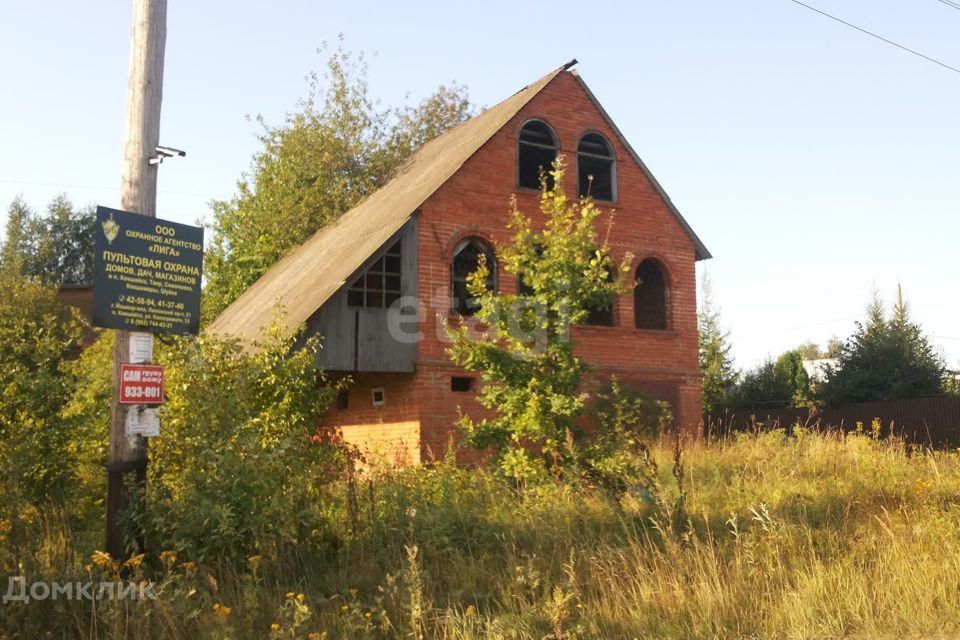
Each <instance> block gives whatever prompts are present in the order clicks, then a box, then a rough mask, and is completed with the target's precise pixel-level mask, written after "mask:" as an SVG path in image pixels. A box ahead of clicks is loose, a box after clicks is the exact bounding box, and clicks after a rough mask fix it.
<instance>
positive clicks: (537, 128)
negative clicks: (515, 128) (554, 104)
mask: <svg viewBox="0 0 960 640" xmlns="http://www.w3.org/2000/svg"><path fill="white" fill-rule="evenodd" d="M517 147H518V148H517V182H518V184H519V185H520V186H521V187H526V188H528V189H539V188H540V172H541V171H544V172H546V173H547V176H546V178H547V188H548V189H552V188H553V176H551V175H550V173H549V172H550V170H551V169H553V161H554V160H556V159H557V152H558V151H559V150H560V145H559V144H558V143H557V136H555V135H554V134H553V129H551V128H550V125H548V124H547V123H546V122H542V121H540V120H531V121H530V122H528V123H527V124H525V125H523V128H521V129H520V139H519V140H518V141H517Z"/></svg>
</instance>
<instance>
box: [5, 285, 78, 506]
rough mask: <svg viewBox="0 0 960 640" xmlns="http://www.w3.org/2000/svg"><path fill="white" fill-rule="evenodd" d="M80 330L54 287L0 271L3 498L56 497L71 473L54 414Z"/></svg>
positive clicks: (66, 389)
mask: <svg viewBox="0 0 960 640" xmlns="http://www.w3.org/2000/svg"><path fill="white" fill-rule="evenodd" d="M83 333H84V327H83V323H82V321H81V320H80V318H79V315H78V314H77V313H75V312H74V311H72V310H65V309H64V308H63V307H62V306H61V305H60V304H59V303H58V302H57V300H56V292H55V290H53V289H51V288H48V287H46V286H43V285H41V284H40V283H39V282H37V281H35V280H27V279H24V278H21V277H17V276H11V275H3V276H0V469H3V471H2V473H0V485H2V486H3V487H4V488H5V492H4V493H5V495H6V497H7V498H8V499H10V500H16V499H24V500H26V501H28V502H30V503H33V504H38V503H41V502H44V501H46V500H49V499H55V498H60V497H62V496H63V492H64V489H65V487H66V485H67V481H68V480H69V479H70V477H71V475H72V473H73V470H74V464H73V458H72V455H71V451H72V449H71V438H72V435H73V434H72V432H71V429H70V428H69V425H68V424H65V422H64V419H63V417H62V415H61V412H62V411H63V409H64V407H65V406H66V404H67V402H68V401H69V399H70V396H71V394H72V392H73V388H74V385H75V383H76V378H75V376H74V375H73V374H72V373H71V371H70V370H69V368H68V367H66V366H65V361H66V360H67V359H68V358H70V357H73V356H75V355H76V353H77V350H78V348H79V344H80V340H81V338H82V336H83Z"/></svg>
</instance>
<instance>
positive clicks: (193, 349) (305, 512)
mask: <svg viewBox="0 0 960 640" xmlns="http://www.w3.org/2000/svg"><path fill="white" fill-rule="evenodd" d="M295 341H296V336H293V337H288V338H282V337H281V336H280V332H279V331H275V332H273V333H272V334H271V335H270V336H268V337H267V338H266V339H265V340H263V341H262V342H261V343H260V344H259V345H257V348H256V349H255V350H253V351H250V350H245V349H244V348H243V347H242V346H241V345H240V344H239V343H238V342H236V341H234V340H224V339H219V338H214V337H211V336H204V337H200V338H193V337H189V338H181V339H178V340H177V341H176V342H175V343H174V344H173V345H172V346H171V347H169V348H167V349H164V351H163V353H162V355H161V358H162V361H163V363H164V364H165V366H166V371H167V373H166V376H167V381H166V387H167V403H166V404H165V405H164V408H163V437H161V438H156V439H154V440H153V441H152V443H151V447H150V458H151V464H150V477H149V482H148V487H149V496H148V500H147V504H148V507H147V509H148V511H147V512H146V513H145V514H142V516H141V523H142V524H143V526H144V528H145V529H146V531H147V532H148V539H152V540H154V541H156V543H158V544H161V545H162V547H163V548H167V549H176V550H178V551H183V552H185V554H186V555H188V556H189V557H191V558H196V559H204V558H206V559H213V558H227V557H240V556H241V555H248V554H250V553H254V552H261V553H267V552H270V551H271V550H276V549H277V548H278V547H280V546H281V545H284V544H302V545H308V544H310V543H311V542H316V540H313V538H312V537H311V536H313V535H314V533H315V531H316V530H318V528H322V527H320V525H321V523H322V520H323V514H322V513H321V511H320V510H319V507H320V505H321V504H322V500H319V499H318V498H317V492H318V491H320V490H321V489H322V485H323V482H324V481H325V480H328V479H329V477H330V475H329V474H330V473H331V471H334V470H337V469H339V468H340V467H341V466H342V464H343V463H344V457H343V456H342V453H343V451H342V450H341V449H340V447H339V446H337V445H335V444H333V443H332V441H331V439H330V438H328V437H324V436H322V435H321V434H320V433H319V432H318V431H317V427H316V425H317V422H318V420H319V417H320V416H321V415H322V413H323V412H324V410H325V409H326V408H327V407H328V406H329V405H330V403H331V401H332V400H333V398H334V397H335V395H336V390H335V389H334V388H333V386H332V385H328V384H326V379H325V377H324V376H323V375H322V374H321V373H319V372H318V371H317V369H316V349H317V341H316V339H310V340H307V341H306V344H305V345H304V346H302V347H300V348H297V349H294V345H295Z"/></svg>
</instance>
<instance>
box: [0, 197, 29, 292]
mask: <svg viewBox="0 0 960 640" xmlns="http://www.w3.org/2000/svg"><path fill="white" fill-rule="evenodd" d="M32 215H33V214H32V213H31V212H30V208H29V207H27V203H26V202H24V201H23V198H20V197H17V198H14V200H13V202H11V203H10V207H9V208H8V209H7V233H6V235H5V238H6V239H5V240H4V242H3V244H2V245H0V271H2V272H3V273H4V274H5V275H10V276H19V275H21V274H22V273H23V268H24V265H23V261H24V257H25V256H28V255H29V254H30V249H29V246H28V242H29V238H28V235H27V228H28V226H29V225H30V220H31V218H32Z"/></svg>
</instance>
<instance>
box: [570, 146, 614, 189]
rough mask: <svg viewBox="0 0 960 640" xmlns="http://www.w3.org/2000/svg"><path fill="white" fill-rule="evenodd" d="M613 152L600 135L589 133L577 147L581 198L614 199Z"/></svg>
mask: <svg viewBox="0 0 960 640" xmlns="http://www.w3.org/2000/svg"><path fill="white" fill-rule="evenodd" d="M613 165H614V163H613V150H612V149H611V148H610V145H609V144H608V143H607V140H606V138H604V137H603V136H601V135H600V134H599V133H588V134H587V135H585V136H583V138H581V139H580V145H579V146H578V147H577V184H578V191H579V194H580V196H581V197H585V196H591V197H592V198H593V199H594V200H607V201H612V200H613V199H614V184H613V183H614V172H613Z"/></svg>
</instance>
